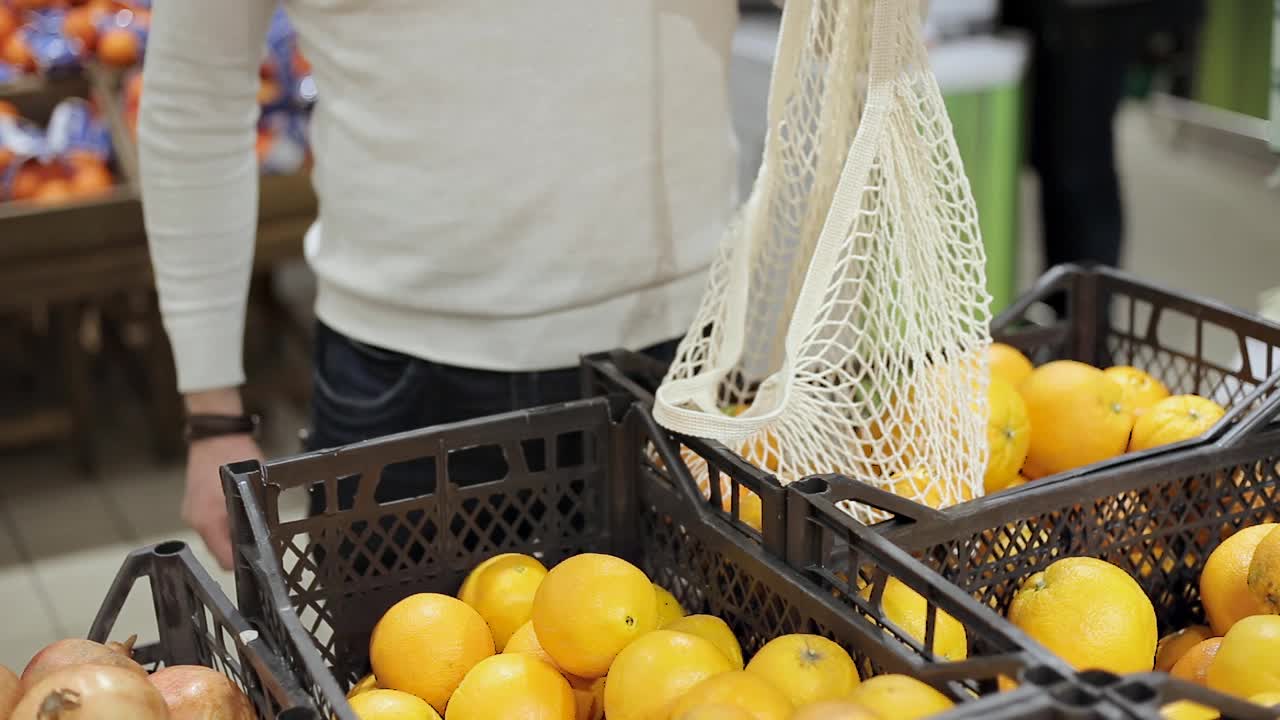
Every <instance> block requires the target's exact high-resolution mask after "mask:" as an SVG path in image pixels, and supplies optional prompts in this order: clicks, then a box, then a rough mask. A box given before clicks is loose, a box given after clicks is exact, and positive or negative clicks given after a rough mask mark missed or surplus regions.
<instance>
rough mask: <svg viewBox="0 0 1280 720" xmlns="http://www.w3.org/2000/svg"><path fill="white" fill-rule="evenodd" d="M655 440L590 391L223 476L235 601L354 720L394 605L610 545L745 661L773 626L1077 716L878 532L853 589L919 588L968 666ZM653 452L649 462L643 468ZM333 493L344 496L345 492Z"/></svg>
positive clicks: (311, 685)
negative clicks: (506, 562) (792, 555)
mask: <svg viewBox="0 0 1280 720" xmlns="http://www.w3.org/2000/svg"><path fill="white" fill-rule="evenodd" d="M655 437H656V438H658V439H662V438H663V437H665V435H664V434H663V433H661V432H660V431H658V430H657V428H656V426H654V425H653V424H652V420H651V417H650V415H649V414H648V413H646V412H640V411H638V409H637V408H632V407H630V400H629V399H623V398H618V397H613V398H596V399H592V400H585V401H580V402H575V403H569V404H563V405H556V406H549V407H545V408H537V409H533V410H529V411H525V412H518V413H512V414H507V415H502V416H496V417H493V418H488V419H483V420H477V421H471V422H466V423H459V424H455V425H446V426H440V427H435V428H428V429H424V430H420V431H415V432H410V433H405V434H401V435H395V436H391V437H387V438H382V439H378V440H372V441H368V442H363V443H357V444H354V445H350V446H347V447H342V448H337V449H332V450H325V451H320V452H313V453H309V454H305V455H300V456H296V457H291V458H285V459H282V460H276V461H271V462H266V463H258V462H245V463H239V464H236V465H233V466H229V467H227V468H224V470H223V478H224V486H225V488H226V490H227V496H228V500H229V503H230V505H231V516H232V527H233V537H234V540H235V544H236V555H237V558H236V565H237V567H236V573H237V575H236V577H237V588H238V593H239V600H240V606H241V609H242V611H243V612H244V613H245V615H246V616H247V617H249V618H250V619H251V620H252V621H253V622H254V623H255V624H256V625H257V626H259V627H261V628H262V629H264V630H265V631H266V632H267V633H268V634H269V636H270V637H272V638H273V639H274V640H276V641H277V642H278V643H279V645H280V646H281V647H282V649H283V653H284V655H285V658H286V662H287V663H288V664H289V666H290V667H293V668H295V669H296V670H297V671H298V672H299V674H300V677H299V681H300V684H302V685H303V686H304V687H305V688H306V690H307V691H308V692H309V693H310V695H311V697H312V698H313V699H314V701H315V703H316V705H317V708H318V710H319V711H320V713H321V714H322V715H323V716H324V717H331V716H336V717H339V718H342V720H352V717H353V716H352V714H351V710H350V707H349V705H348V704H347V702H346V700H345V698H344V690H345V689H346V688H348V687H349V686H350V685H351V684H352V683H353V682H354V681H355V680H357V679H358V678H359V677H360V676H362V675H363V674H364V673H366V672H367V671H368V660H367V654H368V650H367V645H368V637H369V633H370V631H371V630H372V628H373V626H374V624H375V623H376V621H377V620H378V618H379V617H380V616H381V615H382V613H383V612H384V611H385V610H386V609H387V608H388V607H390V605H392V604H393V603H394V602H396V601H398V600H399V599H400V598H402V597H404V596H406V595H408V594H410V593H414V592H430V591H434V592H443V593H449V594H452V593H454V592H455V591H456V589H457V588H458V586H459V585H460V584H461V582H462V580H463V578H464V577H465V575H466V574H467V572H469V571H470V570H471V569H472V568H473V567H474V566H475V565H477V564H478V563H479V562H480V561H481V560H483V559H485V558H486V557H489V556H492V555H493V554H496V553H500V552H525V553H529V554H532V555H535V556H536V557H538V558H540V559H541V560H542V561H543V562H544V563H545V564H547V565H548V566H552V565H555V564H556V563H557V562H559V561H560V560H563V559H564V558H566V557H569V556H571V555H574V554H577V553H580V552H586V551H594V552H607V553H612V554H616V555H619V556H621V557H624V558H627V559H629V560H631V561H632V562H635V563H636V564H637V565H638V566H640V567H641V568H642V569H644V570H645V572H646V573H648V574H649V576H650V577H651V578H652V579H653V580H654V581H655V582H657V583H659V584H660V585H662V586H664V587H666V588H667V589H668V590H670V591H671V592H672V593H674V594H675V596H676V597H677V598H678V599H679V600H680V602H681V604H682V605H684V607H685V608H686V609H687V610H689V611H690V612H694V613H698V612H701V613H710V614H714V615H718V616H720V617H722V618H724V619H725V620H726V621H727V622H728V623H729V625H730V626H731V627H732V628H733V630H734V631H735V634H736V635H737V636H738V639H739V641H740V642H741V643H742V645H743V649H744V651H745V652H746V653H752V652H754V651H755V650H756V649H758V648H759V647H760V646H761V645H762V644H763V643H764V642H766V641H767V640H769V639H771V638H773V637H775V636H777V635H782V634H786V633H793V632H810V633H816V634H822V635H826V636H828V637H832V638H834V639H836V640H837V641H838V642H840V643H841V644H842V645H844V646H845V647H846V648H847V649H849V650H850V652H851V654H852V655H853V656H854V658H855V660H856V661H857V663H858V665H859V668H860V670H861V671H862V673H863V674H864V675H865V674H867V673H868V671H873V672H904V673H908V674H912V675H915V676H916V677H920V678H921V679H923V680H925V681H926V682H930V683H931V684H934V685H935V686H936V687H939V688H940V689H942V690H943V691H944V692H948V693H949V694H950V695H951V696H952V697H954V698H956V699H957V700H965V701H967V700H971V699H972V698H973V695H972V694H971V691H972V692H974V693H980V692H984V691H989V690H991V689H992V688H993V687H994V680H995V678H996V677H997V676H999V675H1002V674H1004V675H1020V676H1022V677H1023V678H1024V681H1025V687H1026V689H1025V690H1024V691H1023V693H1022V694H1025V695H1028V696H1035V697H1037V698H1040V700H1038V702H1042V703H1044V704H1045V707H1048V708H1050V709H1051V710H1054V711H1055V712H1056V711H1058V710H1062V711H1074V709H1078V707H1077V706H1078V705H1079V703H1072V702H1068V701H1067V700H1061V699H1059V698H1058V696H1056V695H1054V694H1053V693H1052V692H1049V691H1050V690H1055V689H1057V687H1058V686H1059V685H1061V684H1062V682H1063V676H1064V674H1065V672H1066V669H1065V666H1064V665H1063V664H1062V663H1061V662H1060V661H1058V660H1057V659H1056V658H1052V657H1051V656H1048V655H1047V654H1045V653H1044V651H1043V650H1039V649H1037V648H1035V646H1034V644H1033V643H1031V642H1030V641H1029V640H1028V639H1027V638H1026V637H1025V636H1023V635H1022V634H1021V633H1019V632H1017V631H1016V630H1013V629H1012V628H1010V627H1008V626H1007V625H1005V624H1003V623H999V622H991V621H992V620H996V619H995V618H993V617H992V616H991V615H990V613H989V612H988V611H987V610H986V609H985V608H982V607H981V606H980V605H978V604H977V603H976V602H974V601H973V600H972V599H971V598H969V597H967V596H966V595H965V594H964V593H962V592H960V591H959V590H957V589H956V588H954V587H951V586H950V585H948V584H947V583H945V582H944V581H942V580H941V578H938V577H937V576H936V575H935V574H933V573H932V572H931V571H929V570H927V569H925V568H923V567H922V566H921V565H919V564H918V563H916V562H915V561H913V560H912V559H911V558H910V557H909V555H907V554H906V553H905V552H903V551H902V550H901V549H899V548H897V547H896V546H894V545H893V544H892V543H888V542H885V541H883V540H882V539H881V538H878V537H876V536H874V534H871V533H867V534H868V535H869V536H870V537H869V538H867V539H868V540H869V543H868V544H867V546H866V547H865V548H864V547H862V546H858V547H859V549H860V550H862V551H863V552H864V557H866V558H867V559H868V560H869V562H871V563H874V565H875V569H874V571H872V570H871V569H870V568H868V575H867V578H866V579H867V581H868V582H870V583H871V586H872V587H873V588H874V587H878V586H879V584H880V583H882V582H884V581H886V579H887V578H888V577H892V578H895V579H896V580H898V581H900V582H902V583H903V584H905V585H906V586H908V587H910V588H912V589H913V590H915V591H916V592H918V593H919V594H921V595H922V596H924V597H925V598H926V599H927V600H928V613H927V615H928V617H929V618H931V619H930V620H929V626H933V625H936V622H937V617H938V616H937V612H939V611H940V610H941V611H943V612H946V613H949V614H950V615H952V616H953V617H955V618H957V619H958V620H959V621H960V622H961V623H962V624H963V625H964V626H965V628H966V633H967V637H968V644H969V649H968V650H969V659H968V660H966V661H963V662H954V663H949V662H943V661H941V660H940V659H938V658H936V657H935V655H934V653H933V651H932V648H933V642H932V637H931V636H926V638H925V642H924V643H919V642H914V641H912V640H911V639H910V638H908V637H904V635H903V633H902V632H901V630H900V629H899V628H896V627H894V626H892V625H891V624H889V623H887V622H886V621H885V619H884V617H883V615H882V613H881V612H880V611H879V610H878V607H877V606H873V605H871V604H868V603H866V602H861V603H849V602H847V601H846V600H845V599H841V598H837V597H834V596H833V595H831V594H829V592H828V591H827V589H826V588H820V587H818V586H816V585H813V584H811V583H809V581H807V580H806V579H805V578H803V577H802V576H801V575H799V574H797V573H796V572H794V571H793V570H791V569H790V568H789V567H788V566H787V565H786V563H785V562H784V561H783V559H782V558H779V557H774V556H773V555H771V554H770V553H767V552H764V551H763V550H762V548H761V544H760V542H759V538H758V536H753V534H752V533H751V532H749V530H748V529H746V528H744V527H742V526H734V525H733V524H730V523H729V522H726V518H725V517H724V516H723V513H719V512H712V510H711V508H709V506H708V505H707V504H706V503H703V502H700V500H701V498H700V495H699V493H698V491H697V490H696V488H695V487H694V486H693V482H692V479H691V478H690V476H689V474H688V472H687V470H683V469H682V468H683V464H682V463H680V462H679V460H678V458H679V455H678V453H675V452H674V451H673V449H672V448H671V446H670V445H669V444H666V443H653V442H652V440H653V439H654V438H655ZM650 445H651V446H652V447H653V452H654V453H655V455H654V456H653V457H651V458H649V459H648V460H646V461H645V462H641V456H642V455H645V453H644V452H643V451H642V448H643V447H646V446H650ZM491 448H497V450H498V451H500V452H501V454H502V455H503V456H504V457H505V459H506V464H507V466H508V467H507V470H506V472H505V473H504V474H503V475H502V476H501V477H494V478H490V479H486V480H484V481H482V482H478V483H473V484H462V483H459V482H457V481H455V480H454V479H452V478H451V465H452V464H453V459H454V458H461V457H465V455H466V454H467V453H473V452H478V451H482V450H486V449H491ZM570 448H578V449H579V450H569V449H570ZM406 462H416V463H418V464H417V465H416V466H414V467H417V468H420V469H423V472H424V485H431V486H432V487H430V488H429V489H426V490H424V492H425V493H426V494H424V495H422V496H420V497H417V498H413V499H409V500H401V501H397V502H383V501H381V500H380V498H379V495H378V490H377V485H378V482H379V479H380V478H381V475H382V472H383V470H384V468H387V467H389V466H393V465H399V464H401V463H406ZM659 466H664V467H667V468H674V469H675V470H674V471H673V472H658V471H657V470H656V468H658V467H659ZM428 467H431V468H434V472H430V473H429V474H428V473H427V471H426V470H425V468H428ZM343 485H346V486H347V487H349V488H354V492H353V493H346V492H339V486H343ZM308 491H312V492H315V493H319V494H320V496H322V497H323V498H325V500H326V502H325V507H324V508H323V510H321V511H319V512H318V513H317V514H315V515H311V516H308V517H298V518H289V517H285V516H283V515H282V510H281V508H282V503H281V499H282V496H287V495H288V494H290V493H304V494H305V493H307V492H308ZM339 498H347V499H346V500H341V501H340V500H339ZM780 519H781V518H779V520H780ZM1060 692H1065V691H1060ZM1068 695H1070V693H1068ZM1068 699H1070V698H1068ZM1010 712H1011V713H1012V710H1011V711H1010ZM958 717H964V716H963V715H960V716H958ZM983 717H985V718H995V719H996V720H999V719H1000V718H1018V717H1024V715H1020V714H1016V713H1013V714H1005V715H999V714H991V713H990V712H987V713H984V714H983ZM1031 717H1037V716H1031ZM1040 717H1056V715H1043V716H1040ZM1086 717H1087V716H1086Z"/></svg>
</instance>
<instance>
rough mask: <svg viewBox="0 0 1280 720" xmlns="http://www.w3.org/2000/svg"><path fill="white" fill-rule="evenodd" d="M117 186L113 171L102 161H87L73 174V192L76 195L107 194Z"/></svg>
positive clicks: (92, 195)
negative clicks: (112, 175)
mask: <svg viewBox="0 0 1280 720" xmlns="http://www.w3.org/2000/svg"><path fill="white" fill-rule="evenodd" d="M113 187H115V180H114V178H112V177H111V171H110V170H108V169H107V168H106V166H104V165H102V164H101V163H94V162H85V163H83V164H80V165H78V166H77V167H76V169H75V171H74V172H72V174H71V192H72V194H73V195H75V196H76V197H94V196H97V195H105V194H106V193H109V192H111V189H112V188H113Z"/></svg>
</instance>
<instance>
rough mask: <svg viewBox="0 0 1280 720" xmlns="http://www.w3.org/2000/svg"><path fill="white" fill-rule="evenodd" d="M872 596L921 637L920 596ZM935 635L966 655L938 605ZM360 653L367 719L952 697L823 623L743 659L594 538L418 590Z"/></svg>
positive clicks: (661, 718) (907, 708)
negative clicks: (549, 562) (855, 647)
mask: <svg viewBox="0 0 1280 720" xmlns="http://www.w3.org/2000/svg"><path fill="white" fill-rule="evenodd" d="M880 602H881V605H882V608H883V610H884V612H885V614H886V616H888V617H889V618H890V619H891V620H893V621H894V623H895V624H896V625H897V626H898V627H899V628H901V629H902V630H903V631H905V632H907V633H909V634H913V635H915V636H916V637H917V639H923V637H924V632H925V621H924V617H925V613H926V611H927V603H926V601H925V599H924V598H923V597H922V596H920V595H918V594H916V593H915V592H914V591H912V590H910V589H909V588H907V587H906V586H904V585H900V584H899V585H896V586H893V585H890V586H886V588H885V592H883V593H882V594H881V600H880ZM934 638H935V639H934V647H935V651H936V652H937V653H938V654H939V655H941V656H943V657H948V658H953V659H957V660H959V659H963V658H964V657H965V654H966V652H967V647H968V643H967V639H966V638H965V636H964V629H963V627H961V626H960V625H959V623H958V622H956V621H955V620H954V619H952V618H950V617H948V616H945V615H940V616H939V618H938V621H937V623H936V627H935V629H934ZM369 658H370V664H371V665H372V670H373V672H372V673H371V674H370V675H369V676H367V677H365V678H364V679H362V680H361V681H360V682H359V683H357V684H355V685H354V686H353V687H352V688H351V690H350V692H349V694H348V699H349V701H350V703H351V706H352V708H353V710H355V713H356V715H357V716H358V717H359V718H361V720H439V719H440V718H444V719H445V720H479V719H482V718H483V719H485V720H489V719H492V718H507V717H510V718H515V717H538V718H547V719H557V720H575V719H576V720H599V719H600V718H606V717H607V718H609V720H699V719H700V718H701V719H703V720H706V719H709V718H746V719H747V720H789V719H791V718H799V719H801V720H803V718H837V717H839V718H844V717H853V718H863V719H865V720H888V719H889V718H895V719H899V718H901V719H905V720H913V719H915V718H924V717H929V716H931V715H934V714H937V713H941V712H944V711H945V710H947V709H948V708H950V707H951V706H952V704H953V703H952V701H951V700H950V699H948V698H947V697H946V696H945V695H943V694H942V693H940V692H939V691H938V690H936V689H934V688H932V687H930V686H929V685H926V684H925V683H923V682H920V681H919V680H916V679H913V678H910V677H906V676H903V675H881V676H876V677H870V678H867V679H866V680H865V681H863V680H862V679H860V677H859V673H858V670H857V668H856V666H855V664H854V661H853V659H852V658H851V657H850V656H849V654H848V653H847V652H846V651H845V650H844V649H843V648H842V647H840V646H839V645H838V644H836V643H834V642H832V641H830V640H828V639H826V638H823V637H819V636H816V635H784V636H781V637H778V638H774V639H773V640H772V641H770V642H768V643H766V644H765V645H764V647H762V648H761V649H760V650H759V652H757V653H756V654H755V655H754V657H751V658H750V661H749V662H744V657H743V653H742V648H741V646H740V645H739V643H738V640H737V638H736V637H735V636H734V633H733V631H732V630H731V629H730V627H729V625H728V624H727V623H725V621H724V620H721V619H720V618H717V617H714V616H711V615H688V616H686V615H685V611H684V609H683V608H682V607H681V606H680V603H679V602H678V601H677V600H676V598H675V597H674V596H673V595H672V594H671V593H670V592H668V591H667V590H665V589H664V588H662V587H660V586H658V585H655V584H654V583H652V582H651V581H650V579H649V578H648V577H647V576H646V575H645V574H644V572H643V571H641V570H640V569H639V568H637V567H635V566H634V565H631V564H630V563H628V562H626V561H625V560H622V559H620V558H617V557H613V556H610V555H598V554H583V555H577V556H574V557H571V558H569V559H567V560H565V561H564V562H562V563H560V564H559V565H557V566H555V567H554V568H552V569H551V570H550V571H548V570H547V569H546V568H545V567H544V566H543V565H542V563H540V562H539V561H538V560H537V559H535V558H533V557H530V556H528V555H520V554H514V553H508V554H503V555H498V556H495V557H493V558H490V559H488V560H486V561H485V562H483V563H481V564H480V565H478V566H476V568H475V569H473V570H472V571H471V573H470V574H469V575H468V576H467V578H466V579H465V581H464V582H463V584H462V586H461V588H460V589H459V591H458V596H457V597H456V598H455V597H450V596H447V595H441V594H435V593H422V594H417V595H411V596H409V597H407V598H405V599H403V600H401V601H400V602H398V603H396V604H395V605H394V606H392V607H391V608H390V609H389V610H387V612H386V613H385V614H384V615H383V616H382V618H381V619H380V620H379V622H378V624H377V626H376V627H375V628H374V630H373V633H372V636H371V637H370V641H369Z"/></svg>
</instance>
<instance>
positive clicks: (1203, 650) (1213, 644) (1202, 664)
mask: <svg viewBox="0 0 1280 720" xmlns="http://www.w3.org/2000/svg"><path fill="white" fill-rule="evenodd" d="M1221 645H1222V638H1220V637H1216V638H1209V639H1208V640H1203V641H1201V642H1199V643H1196V645H1195V646H1194V647H1192V648H1191V649H1190V650H1187V652H1186V653H1185V654H1183V656H1182V659H1180V660H1178V662H1176V663H1174V665H1173V668H1172V669H1170V670H1169V674H1170V675H1172V676H1174V677H1176V678H1182V679H1183V680H1186V681H1188V682H1193V683H1195V684H1197V685H1207V684H1208V683H1209V666H1210V665H1212V664H1213V659H1214V658H1215V657H1217V655H1218V648H1219V647H1221Z"/></svg>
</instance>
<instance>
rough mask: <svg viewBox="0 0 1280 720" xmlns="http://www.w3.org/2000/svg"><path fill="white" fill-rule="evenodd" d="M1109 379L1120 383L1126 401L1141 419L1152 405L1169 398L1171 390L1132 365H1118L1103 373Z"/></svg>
mask: <svg viewBox="0 0 1280 720" xmlns="http://www.w3.org/2000/svg"><path fill="white" fill-rule="evenodd" d="M1102 372H1103V373H1105V374H1106V376H1107V377H1109V378H1111V379H1112V380H1115V381H1116V382H1118V383H1120V387H1121V388H1122V389H1123V390H1124V399H1125V402H1126V403H1127V404H1128V405H1129V407H1131V408H1133V414H1134V416H1138V417H1140V416H1141V415H1142V414H1143V413H1145V412H1146V411H1147V409H1148V408H1150V407H1151V406H1152V405H1155V404H1156V403H1158V402H1160V401H1161V400H1163V399H1165V398H1167V397H1169V388H1167V387H1165V385H1164V383H1162V382H1160V381H1159V380H1157V379H1156V378H1154V377H1152V376H1151V375H1149V374H1147V373H1145V372H1143V371H1142V370H1139V369H1138V368H1136V367H1132V366H1130V365H1116V366H1114V367H1109V368H1107V369H1106V370H1103V371H1102Z"/></svg>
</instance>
